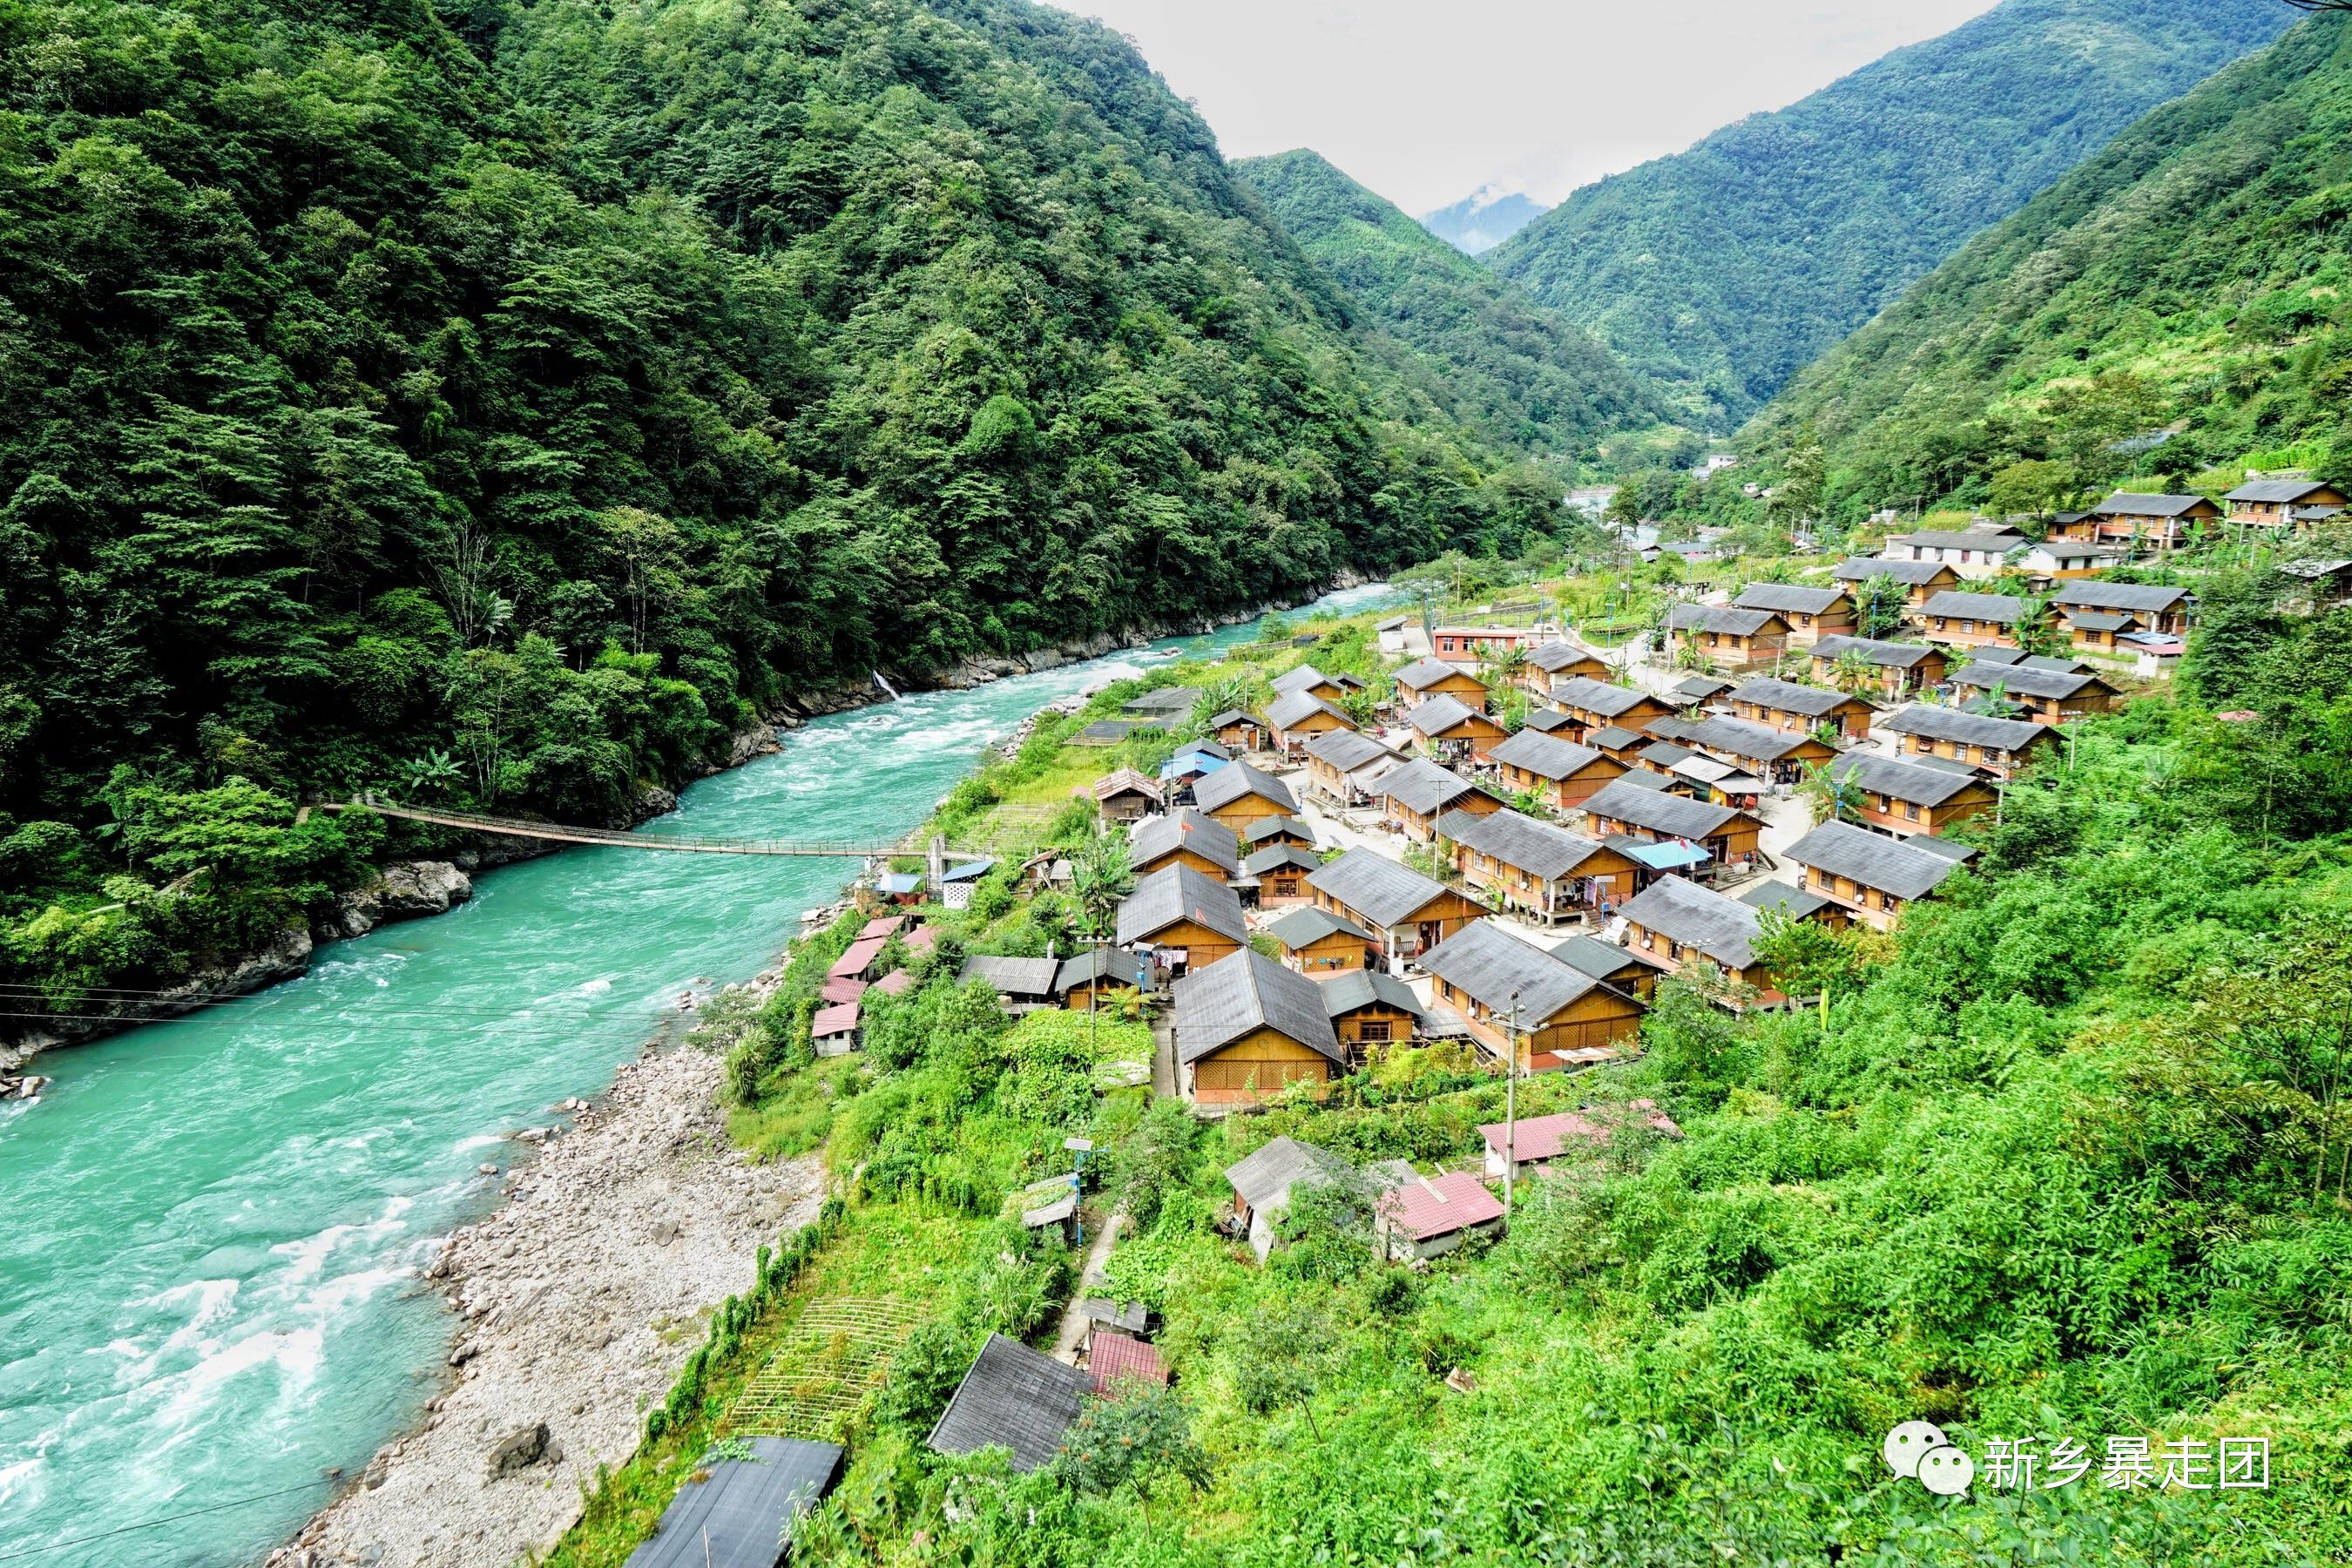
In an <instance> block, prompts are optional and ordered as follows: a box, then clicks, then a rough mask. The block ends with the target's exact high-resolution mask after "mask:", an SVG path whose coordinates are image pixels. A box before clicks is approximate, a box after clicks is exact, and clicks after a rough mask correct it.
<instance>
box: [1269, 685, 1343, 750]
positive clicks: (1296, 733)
mask: <svg viewBox="0 0 2352 1568" xmlns="http://www.w3.org/2000/svg"><path fill="white" fill-rule="evenodd" d="M1355 728H1356V721H1354V720H1353V719H1350V718H1349V717H1348V716H1347V715H1346V714H1345V713H1342V712H1341V711H1339V709H1337V708H1335V707H1333V706H1332V705H1331V704H1330V703H1328V702H1326V701H1324V700H1323V699H1321V698H1320V697H1318V696H1316V695H1315V694H1314V693H1313V692H1311V691H1293V692H1290V693H1288V694H1286V695H1285V696H1281V697H1277V698H1276V699H1275V700H1273V701H1272V702H1270V703H1268V704H1267V705H1266V710H1265V731H1266V738H1267V739H1268V740H1269V741H1270V742H1273V746H1274V749H1275V750H1276V751H1277V752H1281V753H1282V754H1283V755H1285V756H1288V757H1296V756H1300V755H1302V754H1304V753H1305V752H1306V750H1307V743H1308V742H1311V741H1313V740H1314V739H1315V737H1317V736H1318V735H1328V734H1329V733H1330V732H1331V731H1334V730H1352V729H1355Z"/></svg>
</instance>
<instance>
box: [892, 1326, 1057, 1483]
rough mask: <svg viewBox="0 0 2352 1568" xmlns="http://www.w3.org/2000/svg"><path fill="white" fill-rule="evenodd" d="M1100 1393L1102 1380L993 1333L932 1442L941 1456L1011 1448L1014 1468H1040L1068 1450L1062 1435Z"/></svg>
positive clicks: (936, 1427)
mask: <svg viewBox="0 0 2352 1568" xmlns="http://www.w3.org/2000/svg"><path fill="white" fill-rule="evenodd" d="M1093 1392H1094V1379H1093V1378H1091V1377H1090V1376H1088V1375H1087V1373H1083V1372H1080V1371H1079V1370H1078V1369H1077V1368H1076V1367H1074V1366H1066V1365H1065V1364H1063V1363H1060V1362H1058V1361H1055V1359H1054V1358H1053V1357H1051V1356H1047V1355H1040V1354H1038V1353H1037V1352H1035V1351H1033V1350H1031V1349H1030V1348H1029V1347H1028V1346H1027V1345H1024V1344H1022V1343H1021V1342H1019V1341H1017V1340H1008V1339H1006V1338H1005V1337H1004V1336H1003V1334H991V1335H989V1336H988V1342H987V1343H986V1344H984V1345H982V1346H981V1347H980V1354H979V1355H978V1356H976V1357H974V1358H973V1360H972V1363H971V1367H970V1368H969V1369H968V1370H967V1371H966V1372H965V1373H964V1374H963V1381H962V1382H961V1383H960V1384H956V1391H955V1394H954V1396H953V1397H951V1398H950V1399H949V1401H948V1407H947V1408H946V1409H945V1410H943V1411H941V1412H940V1418H939V1421H938V1423H937V1424H936V1425H934V1426H932V1427H931V1435H930V1436H929V1439H928V1442H929V1447H931V1448H932V1449H933V1450H934V1451H935V1452H938V1453H941V1454H974V1453H978V1452H979V1451H980V1450H981V1449H982V1448H1009V1449H1011V1450H1012V1451H1013V1468H1014V1469H1016V1470H1021V1471H1024V1472H1025V1471H1029V1470H1034V1469H1036V1468H1040V1467H1041V1466H1044V1465H1045V1464H1048V1463H1050V1462H1051V1461H1052V1459H1053V1458H1054V1456H1055V1454H1056V1453H1058V1452H1059V1451H1060V1449H1061V1447H1062V1434H1063V1433H1065V1432H1066V1431H1068V1430H1069V1429H1070V1426H1071V1424H1072V1423H1073V1422H1075V1421H1076V1420H1077V1418H1078V1411H1079V1409H1080V1408H1081V1402H1082V1401H1083V1400H1084V1399H1085V1397H1086V1396H1087V1394H1091V1393H1093Z"/></svg>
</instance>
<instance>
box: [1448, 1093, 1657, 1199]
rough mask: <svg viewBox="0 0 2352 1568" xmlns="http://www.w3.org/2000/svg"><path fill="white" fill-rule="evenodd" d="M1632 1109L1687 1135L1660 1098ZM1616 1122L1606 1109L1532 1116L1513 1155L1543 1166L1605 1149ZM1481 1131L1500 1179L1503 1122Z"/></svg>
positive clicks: (1517, 1134) (1516, 1137)
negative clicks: (1570, 1154) (1569, 1154)
mask: <svg viewBox="0 0 2352 1568" xmlns="http://www.w3.org/2000/svg"><path fill="white" fill-rule="evenodd" d="M1632 1109H1633V1110H1634V1111H1635V1112H1636V1113H1637V1114H1638V1113H1646V1120H1647V1121H1649V1123H1650V1125H1651V1126H1652V1127H1653V1128H1655V1129H1656V1130H1657V1131H1660V1132H1663V1133H1664V1134H1665V1135H1666V1136H1667V1137H1669V1138H1679V1137H1681V1136H1682V1135H1683V1130H1682V1129H1681V1128H1680V1127H1677V1126H1675V1121H1674V1118H1672V1117H1670V1116H1668V1115H1667V1114H1666V1113H1665V1112H1664V1111H1663V1110H1659V1109H1658V1103H1657V1101H1655V1100H1635V1101H1633V1107H1632ZM1614 1121H1615V1114H1614V1113H1613V1112H1610V1111H1605V1110H1596V1111H1592V1112H1591V1113H1590V1114H1587V1113H1586V1112H1583V1111H1578V1110H1563V1111H1560V1112H1559V1113H1558V1114H1557V1115H1553V1116H1530V1117H1528V1118H1527V1119H1525V1120H1524V1121H1520V1122H1519V1124H1518V1126H1517V1129H1515V1130H1514V1131H1513V1133H1512V1135H1511V1155H1512V1158H1513V1159H1514V1160H1516V1161H1517V1163H1519V1164H1521V1165H1541V1164H1548V1163H1550V1162H1551V1161H1554V1160H1557V1159H1559V1157H1560V1155H1561V1154H1562V1153H1564V1152H1568V1151H1570V1150H1580V1151H1584V1150H1592V1149H1600V1148H1605V1147H1606V1146H1607V1145H1608V1142H1609V1140H1610V1138H1611V1136H1612V1132H1613V1131H1614ZM1478 1132H1479V1135H1480V1136H1481V1137H1483V1138H1485V1139H1486V1174H1487V1175H1488V1176H1489V1177H1492V1178H1495V1179H1497V1180H1499V1179H1500V1178H1501V1176H1502V1174H1503V1136H1504V1134H1503V1123H1501V1122H1499V1121H1496V1122H1491V1123H1488V1124H1486V1125H1485V1126H1482V1127H1480V1128H1479V1129H1478Z"/></svg>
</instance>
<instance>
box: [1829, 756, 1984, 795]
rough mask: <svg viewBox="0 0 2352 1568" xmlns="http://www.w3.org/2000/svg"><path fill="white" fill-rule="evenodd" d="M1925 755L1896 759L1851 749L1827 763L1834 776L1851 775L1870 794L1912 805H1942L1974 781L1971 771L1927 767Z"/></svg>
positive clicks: (1849, 776) (1975, 779)
mask: <svg viewBox="0 0 2352 1568" xmlns="http://www.w3.org/2000/svg"><path fill="white" fill-rule="evenodd" d="M1926 761H1927V760H1926V759H1925V758H1921V759H1917V760H1910V759H1906V760H1905V761H1903V762H1899V763H1898V762H1896V761H1895V760H1894V759H1893V758H1892V757H1876V756H1872V755H1871V754H1869V753H1868V752H1848V753H1847V754H1846V755H1845V756H1843V757H1841V758H1839V759H1838V760H1837V761H1836V762H1834V763H1831V764H1830V772H1831V773H1832V775H1833V776H1834V777H1837V778H1841V779H1852V780H1853V782H1854V783H1855V784H1858V785H1859V786H1860V787H1862V788H1863V789H1865V790H1868V791H1869V792H1870V793H1871V794H1873V795H1885V796H1886V797H1887V798H1888V799H1890V800H1901V801H1908V802H1910V803H1911V804H1912V805H1943V804H1944V803H1945V802H1946V801H1948V800H1949V799H1951V798H1952V797H1953V796H1954V795H1958V794H1959V793H1960V792H1961V791H1963V790H1965V789H1967V788H1969V786H1970V785H1971V784H1976V783H1977V777H1976V774H1975V773H1974V772H1972V771H1968V770H1963V769H1960V768H1956V767H1951V766H1948V765H1947V766H1941V767H1928V766H1927V765H1926Z"/></svg>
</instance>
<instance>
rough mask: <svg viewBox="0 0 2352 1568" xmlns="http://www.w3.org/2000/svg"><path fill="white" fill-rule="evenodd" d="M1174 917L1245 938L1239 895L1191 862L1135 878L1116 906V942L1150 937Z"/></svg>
mask: <svg viewBox="0 0 2352 1568" xmlns="http://www.w3.org/2000/svg"><path fill="white" fill-rule="evenodd" d="M1177 921H1192V922H1193V923H1194V924H1196V925H1199V926H1202V927H1203V928H1205V929H1206V930H1209V931H1215V932H1216V933H1217V934H1218V935H1219V936H1223V937H1230V938H1232V939H1233V940H1234V941H1235V942H1247V941H1249V922H1248V921H1245V920H1244V919H1243V918H1242V900H1241V895H1240V894H1238V893H1236V892H1234V890H1233V889H1231V888H1229V887H1227V886H1225V884H1223V882H1219V881H1213V880H1212V879H1209V878H1207V877H1204V876H1202V874H1201V873H1200V872H1198V871H1195V870H1194V869H1192V867H1190V866H1170V867H1168V868H1165V869H1164V870H1159V871H1154V872H1153V873H1152V874H1151V875H1150V876H1149V877H1146V878H1144V879H1142V880H1141V881H1139V882H1138V883H1136V885H1135V891H1133V892H1131V893H1129V894H1128V896H1127V898H1126V899H1125V900H1123V901H1122V902H1121V903H1120V904H1119V906H1118V944H1119V946H1121V947H1129V946H1132V945H1133V944H1135V943H1136V942H1149V941H1150V940H1151V939H1152V937H1154V936H1155V935H1157V934H1158V933H1160V931H1166V930H1167V929H1168V928H1169V927H1170V926H1172V925H1174V924H1175V923H1176V922H1177Z"/></svg>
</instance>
